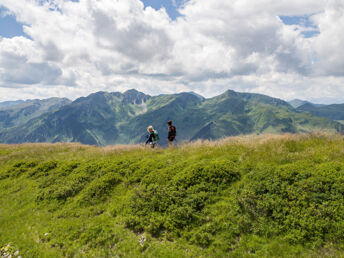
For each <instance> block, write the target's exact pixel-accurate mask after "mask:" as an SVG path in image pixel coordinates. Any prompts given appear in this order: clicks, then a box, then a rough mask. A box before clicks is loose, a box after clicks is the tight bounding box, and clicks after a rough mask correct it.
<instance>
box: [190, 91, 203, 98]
mask: <svg viewBox="0 0 344 258" xmlns="http://www.w3.org/2000/svg"><path fill="white" fill-rule="evenodd" d="M187 93H189V94H192V95H194V96H196V97H198V98H200V99H205V97H203V96H202V95H200V94H198V93H196V92H194V91H189V92H187Z"/></svg>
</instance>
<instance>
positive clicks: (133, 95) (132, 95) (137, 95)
mask: <svg viewBox="0 0 344 258" xmlns="http://www.w3.org/2000/svg"><path fill="white" fill-rule="evenodd" d="M123 96H124V97H123V100H122V102H123V104H137V105H140V104H142V103H145V102H146V101H147V100H148V99H149V98H150V96H149V95H146V94H144V93H143V92H140V91H137V90H135V89H130V90H127V91H126V92H124V93H123Z"/></svg>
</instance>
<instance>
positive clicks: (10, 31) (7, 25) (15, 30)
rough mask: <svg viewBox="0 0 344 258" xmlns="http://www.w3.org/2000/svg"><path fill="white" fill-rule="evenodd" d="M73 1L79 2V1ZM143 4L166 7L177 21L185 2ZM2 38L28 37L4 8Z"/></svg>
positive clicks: (166, 0) (0, 18)
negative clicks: (179, 7)
mask: <svg viewBox="0 0 344 258" xmlns="http://www.w3.org/2000/svg"><path fill="white" fill-rule="evenodd" d="M71 1H72V2H78V0H71ZM142 2H143V4H144V5H145V7H147V6H151V7H153V8H154V9H155V10H159V9H160V8H162V7H165V9H166V11H167V13H168V15H169V16H170V17H171V19H173V20H175V19H176V18H177V17H179V16H180V13H179V12H178V11H177V8H178V6H180V5H181V4H182V3H183V2H184V0H175V1H172V0H142ZM0 36H1V37H5V38H12V37H15V36H25V37H27V35H26V34H25V33H24V32H23V24H21V23H18V22H17V21H16V17H15V16H14V15H8V13H7V10H6V9H4V8H2V7H0Z"/></svg>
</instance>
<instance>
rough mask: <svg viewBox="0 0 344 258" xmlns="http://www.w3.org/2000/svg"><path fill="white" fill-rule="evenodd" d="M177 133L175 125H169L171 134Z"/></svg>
mask: <svg viewBox="0 0 344 258" xmlns="http://www.w3.org/2000/svg"><path fill="white" fill-rule="evenodd" d="M176 135H177V130H176V127H175V126H173V125H171V136H174V137H175V136H176Z"/></svg>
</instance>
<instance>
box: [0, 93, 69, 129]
mask: <svg viewBox="0 0 344 258" xmlns="http://www.w3.org/2000/svg"><path fill="white" fill-rule="evenodd" d="M6 103H7V104H6ZM69 103H71V101H70V100H68V99H66V98H50V99H44V100H37V99H36V100H27V101H12V102H10V103H8V102H3V103H0V104H3V105H2V107H1V105H0V130H1V129H4V128H10V127H15V126H20V125H23V124H25V123H26V122H28V121H29V120H31V119H33V118H36V117H39V116H41V115H42V114H44V113H46V112H51V111H54V110H57V109H59V108H60V107H62V106H64V105H67V104H69ZM5 104H6V105H5Z"/></svg>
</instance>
